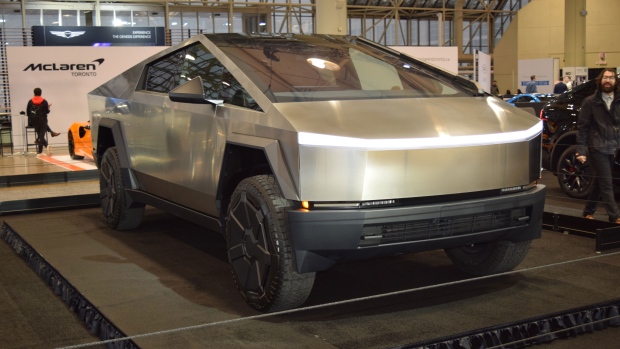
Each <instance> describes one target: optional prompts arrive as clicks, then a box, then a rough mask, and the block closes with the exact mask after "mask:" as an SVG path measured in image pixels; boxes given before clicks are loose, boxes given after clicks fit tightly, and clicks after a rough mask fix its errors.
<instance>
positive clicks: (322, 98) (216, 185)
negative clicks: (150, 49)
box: [88, 34, 545, 312]
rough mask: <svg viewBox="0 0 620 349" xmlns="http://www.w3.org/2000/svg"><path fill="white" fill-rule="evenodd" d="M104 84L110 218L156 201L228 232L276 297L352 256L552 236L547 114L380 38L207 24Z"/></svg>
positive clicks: (292, 295) (130, 218) (236, 273)
mask: <svg viewBox="0 0 620 349" xmlns="http://www.w3.org/2000/svg"><path fill="white" fill-rule="evenodd" d="M88 100H89V109H90V118H91V133H92V142H93V157H94V159H95V162H96V163H97V166H98V168H99V171H100V183H101V205H102V210H103V215H104V217H105V219H106V221H107V223H108V225H109V226H110V227H111V228H113V229H117V230H125V229H132V228H135V227H137V226H138V225H139V224H140V221H141V219H142V215H143V212H144V207H145V205H151V206H154V207H158V208H160V209H162V210H164V211H167V212H169V213H171V214H174V215H177V216H179V217H182V218H184V219H187V220H189V221H192V222H195V223H197V224H199V225H201V226H204V227H207V228H209V229H212V230H215V231H218V232H221V233H222V234H223V235H224V236H225V239H226V246H227V250H228V258H229V260H230V263H231V266H232V271H233V273H232V274H233V278H234V281H235V283H236V285H237V288H238V289H239V291H240V293H241V295H242V296H243V298H244V299H245V301H246V302H247V303H248V304H249V305H250V306H252V307H254V308H255V309H257V310H260V311H264V312H274V311H279V310H284V309H290V308H293V307H297V306H300V305H301V304H303V303H304V301H305V300H306V298H307V297H308V295H309V293H310V290H311V288H312V285H313V282H314V278H315V273H316V272H318V271H323V270H327V269H329V268H330V267H332V266H333V265H334V264H335V263H338V262H342V261H350V260H360V259H368V258H372V257H376V256H383V255H393V254H400V253H412V252H420V251H428V250H436V249H444V250H445V252H446V253H447V255H448V257H449V258H450V260H451V261H452V262H453V263H454V264H455V266H456V267H457V268H459V269H461V270H463V271H466V272H469V273H472V274H476V275H486V274H491V273H498V272H503V271H507V270H511V269H513V268H515V267H516V266H517V265H518V264H519V263H520V262H521V261H522V260H523V259H524V258H525V256H526V253H527V250H528V247H529V244H530V242H531V240H532V239H536V238H539V237H540V234H541V219H542V212H543V205H544V200H545V187H544V186H542V185H537V180H538V179H539V177H540V169H541V167H540V161H541V158H540V157H541V150H540V147H541V131H542V125H541V121H540V120H539V119H538V118H536V117H534V116H532V115H530V114H528V113H526V112H524V111H521V110H519V109H518V108H515V107H513V106H510V105H509V104H507V103H505V102H503V101H501V100H500V99H498V98H495V97H492V96H490V95H488V94H485V93H484V91H483V90H482V89H481V88H480V86H479V85H478V84H477V83H475V82H472V81H470V80H468V79H465V78H462V77H460V76H457V75H453V74H451V73H449V72H446V71H444V70H442V69H440V68H437V67H434V66H432V65H429V64H426V63H424V62H422V61H419V60H416V59H414V58H411V57H409V56H407V55H404V54H402V53H399V52H396V51H394V50H392V49H390V48H387V47H384V46H381V45H378V44H376V43H373V42H371V41H368V40H365V39H363V38H359V37H345V36H332V35H295V34H286V35H284V34H283V35H245V34H213V35H199V36H196V37H194V38H192V39H189V40H187V41H185V42H183V43H181V44H179V45H176V46H173V47H170V48H168V49H166V50H164V51H162V52H160V53H158V54H157V55H154V56H153V57H151V58H149V59H146V60H145V61H143V62H141V63H140V64H137V65H136V66H134V67H133V68H131V69H129V70H127V71H125V72H124V73H122V74H120V75H118V76H117V77H115V78H114V79H112V80H110V81H109V82H107V83H105V84H103V85H101V86H100V87H98V88H97V89H95V90H93V91H92V92H90V93H89V95H88ZM369 282H372V280H369Z"/></svg>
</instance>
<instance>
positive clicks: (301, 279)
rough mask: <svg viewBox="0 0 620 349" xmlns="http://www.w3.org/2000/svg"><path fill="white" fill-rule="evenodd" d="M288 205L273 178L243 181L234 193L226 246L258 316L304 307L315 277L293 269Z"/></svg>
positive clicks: (237, 281)
mask: <svg viewBox="0 0 620 349" xmlns="http://www.w3.org/2000/svg"><path fill="white" fill-rule="evenodd" d="M289 207H291V202H290V201H288V200H286V199H285V198H284V197H283V196H282V191H281V190H280V187H279V186H278V184H277V183H276V181H275V179H274V177H273V176H271V175H261V176H254V177H250V178H246V179H244V180H243V181H241V183H239V185H238V186H237V188H236V189H235V191H234V193H233V194H232V197H231V200H230V205H229V209H228V215H227V220H226V245H227V248H228V259H229V261H230V263H231V265H232V275H233V279H234V280H235V284H236V285H237V289H238V290H239V292H240V293H241V296H243V298H244V299H245V301H246V302H247V303H248V304H249V305H250V306H251V307H253V308H254V309H256V310H259V311H261V312H276V311H281V310H287V309H292V308H295V307H298V306H300V305H301V304H303V303H304V302H305V301H306V299H307V298H308V295H309V294H310V291H311V289H312V285H313V284H314V276H315V273H305V274H299V273H297V271H296V270H295V267H294V261H293V257H294V255H293V251H292V246H291V237H290V232H289V231H288V217H287V213H286V210H287V209H288V208H289Z"/></svg>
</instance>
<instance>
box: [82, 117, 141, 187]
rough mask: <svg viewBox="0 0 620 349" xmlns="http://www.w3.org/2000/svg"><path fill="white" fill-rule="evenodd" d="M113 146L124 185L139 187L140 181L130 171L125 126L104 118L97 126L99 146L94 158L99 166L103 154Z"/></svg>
mask: <svg viewBox="0 0 620 349" xmlns="http://www.w3.org/2000/svg"><path fill="white" fill-rule="evenodd" d="M111 147H116V152H117V153H118V160H119V163H120V165H121V171H122V180H123V185H124V186H125V187H126V188H131V189H136V188H138V184H137V183H138V182H137V179H136V178H135V176H133V175H132V174H131V171H130V163H131V162H130V161H129V153H128V152H127V145H126V142H125V138H124V132H123V127H122V124H121V122H120V121H118V120H114V119H110V118H103V119H101V120H100V121H99V125H98V128H97V148H96V152H95V153H94V154H93V158H94V160H95V163H96V165H97V167H99V166H100V164H101V159H103V154H105V152H106V150H108V149H109V148H111Z"/></svg>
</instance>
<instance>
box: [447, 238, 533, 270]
mask: <svg viewBox="0 0 620 349" xmlns="http://www.w3.org/2000/svg"><path fill="white" fill-rule="evenodd" d="M530 243H531V241H523V242H511V241H494V242H488V243H483V244H476V245H469V246H464V247H457V248H450V249H446V250H445V251H446V254H447V255H448V257H449V258H450V260H451V261H452V263H454V265H455V266H456V267H457V268H459V269H460V270H462V271H464V272H466V273H470V274H473V275H490V274H497V273H503V272H506V271H510V270H512V269H514V268H515V267H516V266H518V265H519V263H521V262H522V261H523V259H524V258H525V256H526V255H527V251H528V249H529V247H530Z"/></svg>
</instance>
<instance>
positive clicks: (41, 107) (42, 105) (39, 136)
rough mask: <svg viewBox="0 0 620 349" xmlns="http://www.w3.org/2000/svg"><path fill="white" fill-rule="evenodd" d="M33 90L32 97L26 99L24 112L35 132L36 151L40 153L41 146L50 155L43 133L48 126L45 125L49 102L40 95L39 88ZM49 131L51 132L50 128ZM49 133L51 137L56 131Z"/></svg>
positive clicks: (41, 150) (55, 134)
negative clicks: (26, 103) (26, 104)
mask: <svg viewBox="0 0 620 349" xmlns="http://www.w3.org/2000/svg"><path fill="white" fill-rule="evenodd" d="M33 92H34V97H32V99H30V100H29V101H28V106H27V107H26V113H27V115H28V120H32V124H33V126H34V130H35V133H36V141H35V143H36V144H37V153H38V154H41V153H42V152H43V147H46V148H47V152H48V155H51V149H50V147H48V145H47V140H46V139H45V133H46V132H47V131H48V130H49V126H48V125H47V114H49V112H50V106H51V104H48V103H47V101H46V100H45V98H43V97H41V93H42V91H41V89H40V88H38V87H37V88H35V89H34V91H33ZM29 124H30V122H29ZM49 131H50V132H51V130H49ZM51 133H52V137H56V136H57V135H58V133H55V132H51Z"/></svg>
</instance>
